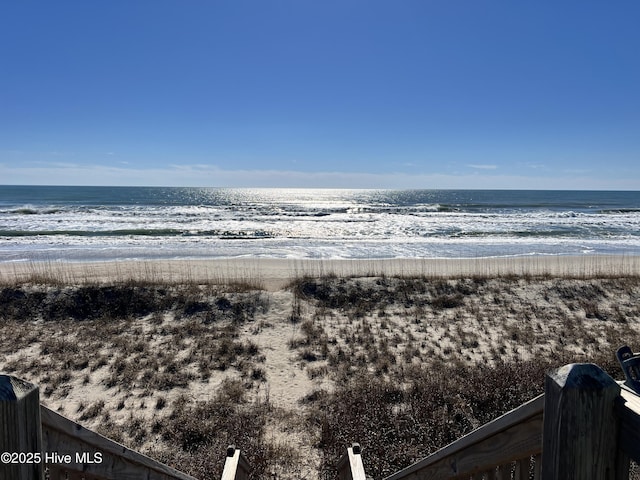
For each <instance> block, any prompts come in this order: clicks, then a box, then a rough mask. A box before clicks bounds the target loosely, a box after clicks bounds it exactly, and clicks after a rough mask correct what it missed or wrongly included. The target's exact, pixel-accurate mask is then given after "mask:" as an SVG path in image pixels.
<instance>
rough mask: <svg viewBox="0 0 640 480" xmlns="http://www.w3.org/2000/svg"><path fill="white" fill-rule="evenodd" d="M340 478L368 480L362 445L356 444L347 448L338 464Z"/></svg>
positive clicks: (341, 479) (343, 479)
mask: <svg viewBox="0 0 640 480" xmlns="http://www.w3.org/2000/svg"><path fill="white" fill-rule="evenodd" d="M338 478H339V479H340V480H366V478H367V476H366V474H365V471H364V464H363V463H362V455H361V450H360V445H359V444H357V443H354V444H353V445H352V446H351V447H348V448H347V453H346V454H344V455H343V456H342V457H341V458H340V460H339V462H338Z"/></svg>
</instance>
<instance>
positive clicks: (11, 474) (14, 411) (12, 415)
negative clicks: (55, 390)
mask: <svg viewBox="0 0 640 480" xmlns="http://www.w3.org/2000/svg"><path fill="white" fill-rule="evenodd" d="M0 452H3V453H8V454H13V455H18V454H23V456H24V458H22V459H21V458H19V457H18V458H15V460H17V462H15V463H13V462H11V461H9V462H6V461H2V462H0V478H3V479H4V478H6V479H10V478H11V479H12V478H15V479H18V478H19V479H21V480H41V479H42V478H44V476H43V475H44V469H43V465H42V462H41V461H37V460H38V458H37V457H35V455H41V454H42V436H41V431H40V394H39V392H38V387H37V386H35V385H33V384H31V383H28V382H25V381H23V380H20V379H19V378H16V377H13V376H10V375H0ZM9 460H12V459H11V458H9Z"/></svg>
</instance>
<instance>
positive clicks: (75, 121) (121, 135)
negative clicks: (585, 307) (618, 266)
mask: <svg viewBox="0 0 640 480" xmlns="http://www.w3.org/2000/svg"><path fill="white" fill-rule="evenodd" d="M639 24H640V2H638V1H637V0H621V1H617V2H603V1H601V0H598V1H595V0H580V1H578V0H566V1H561V2H558V1H551V0H543V1H538V2H533V1H529V2H521V1H514V0H486V1H485V0H437V1H436V0H389V1H380V0H322V1H319V0H315V1H312V0H228V1H218V0H190V1H185V0H113V1H107V2H87V1H86V0H77V1H70V0H56V1H55V2H49V1H33V0H20V1H4V2H0V184H37V185H41V184H48V185H165V186H208V187H331V188H335V187H349V188H513V189H518V188H532V189H611V190H639V189H640V28H638V25H639Z"/></svg>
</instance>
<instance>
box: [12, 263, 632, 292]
mask: <svg viewBox="0 0 640 480" xmlns="http://www.w3.org/2000/svg"><path fill="white" fill-rule="evenodd" d="M325 275H332V276H337V277H354V276H408V277H412V276H414V277H415V276H425V277H445V278H446V277H461V276H486V277H496V276H504V275H516V276H518V275H527V276H543V275H550V276H555V277H593V276H598V275H605V276H611V275H614V276H635V275H640V255H584V256H535V257H508V258H507V257H488V258H438V259H433V258H398V259H366V260H365V259H321V260H315V259H279V258H228V259H202V260H122V261H107V262H4V263H0V281H2V282H5V283H7V282H15V281H18V282H21V281H34V280H47V279H48V280H52V281H58V282H63V283H71V284H73V283H85V282H118V281H127V280H138V281H150V282H158V283H163V282H173V283H181V282H198V283H223V284H224V283H248V284H254V285H258V286H260V287H261V288H264V289H266V290H272V291H275V290H279V289H282V288H284V287H285V286H286V285H288V284H289V283H290V282H291V281H292V280H294V279H296V278H299V277H303V276H311V277H319V276H325Z"/></svg>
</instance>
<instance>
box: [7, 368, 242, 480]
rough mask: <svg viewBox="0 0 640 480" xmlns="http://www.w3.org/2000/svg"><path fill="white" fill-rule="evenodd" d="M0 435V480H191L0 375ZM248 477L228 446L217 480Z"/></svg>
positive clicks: (35, 389) (19, 382)
mask: <svg viewBox="0 0 640 480" xmlns="http://www.w3.org/2000/svg"><path fill="white" fill-rule="evenodd" d="M0 434H1V436H0V453H1V454H3V458H2V461H1V462H0V479H2V480H5V479H6V480H9V479H11V480H43V479H48V480H139V479H145V480H196V479H195V478H194V477H192V476H190V475H187V474H185V473H182V472H179V471H177V470H175V469H173V468H171V467H169V466H167V465H164V464H162V463H160V462H157V461H156V460H153V459H151V458H149V457H147V456H145V455H142V454H141V453H138V452H136V451H133V450H130V449H128V448H127V447H125V446H123V445H120V444H119V443H116V442H114V441H113V440H109V439H108V438H105V437H103V436H102V435H100V434H98V433H96V432H94V431H92V430H88V429H86V428H84V427H83V426H82V425H79V424H78V423H76V422H74V421H72V420H69V419H68V418H65V417H63V416H62V415H59V414H58V413H56V412H54V411H52V410H50V409H49V408H47V407H45V406H44V405H40V400H39V392H38V387H36V386H35V385H32V384H30V383H27V382H24V381H22V380H20V379H18V378H15V377H11V376H8V375H0ZM7 454H8V455H9V456H6V457H5V455H7ZM248 474H249V466H248V463H247V461H246V459H245V457H244V455H242V453H241V452H240V450H238V449H236V448H235V447H229V449H228V450H227V459H226V462H225V466H224V471H223V474H222V478H223V480H248Z"/></svg>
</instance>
